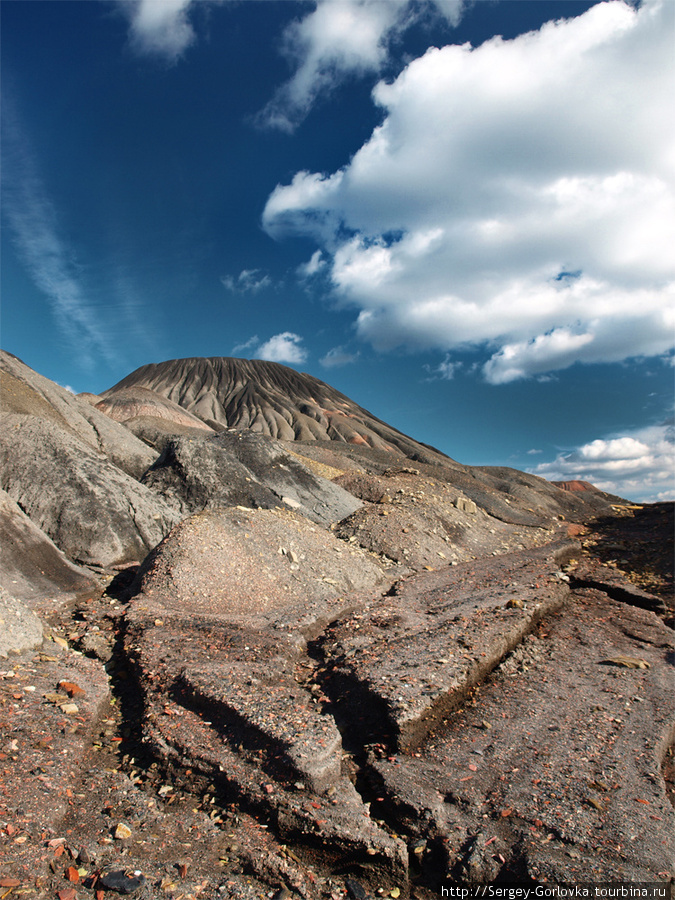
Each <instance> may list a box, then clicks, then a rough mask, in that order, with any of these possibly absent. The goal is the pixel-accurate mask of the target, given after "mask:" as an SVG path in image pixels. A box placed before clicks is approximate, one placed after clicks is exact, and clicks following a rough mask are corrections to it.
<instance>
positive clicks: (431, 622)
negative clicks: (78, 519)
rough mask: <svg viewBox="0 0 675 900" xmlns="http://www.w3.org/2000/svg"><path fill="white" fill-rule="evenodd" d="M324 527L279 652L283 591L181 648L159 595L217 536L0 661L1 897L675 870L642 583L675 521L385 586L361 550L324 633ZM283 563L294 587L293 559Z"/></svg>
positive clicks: (609, 530) (610, 530) (352, 888)
mask: <svg viewBox="0 0 675 900" xmlns="http://www.w3.org/2000/svg"><path fill="white" fill-rule="evenodd" d="M261 512H262V511H261ZM252 515H253V513H252V511H247V512H244V511H241V512H240V513H239V516H240V519H241V521H243V520H244V519H245V518H246V516H249V517H250V516H252ZM266 515H267V516H268V517H271V515H272V514H270V513H267V514H266ZM232 517H233V514H232V513H230V514H229V521H227V522H226V523H225V526H223V524H222V522H216V523H215V524H214V523H213V522H209V523H207V529H208V530H210V532H211V534H210V539H212V540H213V539H222V537H223V534H224V532H223V531H222V529H223V528H224V527H225V528H231V527H234V526H233V525H232V523H231V520H232ZM218 518H222V517H216V519H218ZM194 527H195V526H192V525H191V526H190V528H194ZM308 527H312V526H308ZM214 535H215V538H214ZM315 535H316V536H317V540H319V538H320V540H321V542H323V543H322V546H323V549H321V548H320V547H319V546H317V548H315V549H314V551H313V553H312V557H311V560H310V561H309V563H308V562H307V561H306V560H305V561H304V562H303V567H304V572H303V573H301V577H302V578H304V580H305V582H306V585H305V586H307V585H309V584H310V581H312V580H313V579H316V581H315V582H314V583H315V584H316V585H317V587H316V590H315V595H316V598H317V599H316V610H315V613H316V614H315V617H314V620H313V621H312V622H306V623H305V626H304V632H305V634H304V635H303V634H300V632H298V631H295V632H294V633H293V634H292V635H289V634H288V631H289V629H286V634H285V640H283V641H281V640H279V639H278V638H277V640H275V641H272V640H271V639H270V637H269V634H270V632H274V631H275V630H276V631H277V632H278V631H279V629H278V628H277V629H275V625H276V626H278V625H279V624H282V625H283V624H284V623H283V621H282V619H283V616H284V610H285V609H286V604H285V602H284V598H283V597H281V598H280V599H279V598H277V600H276V601H275V602H273V603H270V605H268V606H267V607H266V608H265V609H262V608H256V610H255V613H256V615H255V617H254V618H251V620H250V622H249V623H243V622H242V621H234V620H233V619H232V617H231V615H229V614H228V613H227V612H225V613H224V612H223V610H222V608H220V609H219V610H218V611H217V613H216V611H214V610H213V609H208V608H207V607H205V606H199V608H198V610H196V611H195V610H192V611H191V612H190V615H191V616H193V617H194V616H200V617H205V620H208V621H209V627H208V628H205V627H203V625H204V622H203V621H202V623H201V624H199V623H195V622H194V621H193V628H192V629H191V631H190V632H189V633H188V632H186V628H185V624H184V623H182V624H181V623H180V619H181V615H182V614H183V613H186V612H187V611H186V610H185V609H183V611H182V612H181V604H184V603H185V602H186V599H185V596H183V595H182V594H181V591H182V590H185V588H181V587H180V585H177V587H176V590H177V593H173V594H172V597H173V601H172V604H171V605H170V606H169V607H166V605H164V606H163V609H162V611H160V610H159V606H157V605H156V604H158V603H161V604H165V603H166V601H165V600H164V599H161V598H165V597H166V596H167V593H166V591H164V590H163V585H164V584H165V583H166V579H167V578H169V577H171V571H172V570H173V569H174V568H175V569H176V570H178V569H179V568H180V567H179V566H177V565H176V554H177V553H178V552H179V550H178V548H177V547H176V546H175V545H176V544H179V543H181V542H182V541H183V542H184V541H185V540H188V539H190V540H194V541H197V540H203V539H205V538H206V537H208V536H207V535H206V534H201V535H198V536H195V535H193V536H192V537H191V538H189V537H188V538H186V537H185V536H179V537H173V538H172V543H173V546H172V547H171V548H170V549H171V554H169V553H168V551H167V558H168V559H169V560H170V561H169V563H163V564H162V565H161V566H155V567H154V570H153V571H152V572H150V574H146V576H145V587H144V589H143V590H142V591H141V593H138V594H136V596H135V597H133V598H131V599H127V600H123V599H120V597H124V596H128V584H127V585H125V580H126V581H127V582H128V581H129V578H130V577H131V576H132V575H133V574H134V572H133V570H132V571H130V572H128V573H124V575H123V576H121V577H118V578H117V579H116V580H115V581H113V582H112V583H111V584H109V586H108V588H107V592H102V591H99V592H96V593H94V592H89V594H88V595H87V596H84V597H81V598H80V599H79V600H78V601H76V602H75V603H73V604H71V605H70V606H68V607H66V608H63V609H59V610H55V611H54V612H53V614H52V617H51V628H50V629H49V630H48V633H47V636H46V640H45V642H44V644H43V645H42V647H40V648H39V649H38V650H37V651H33V652H29V653H25V654H23V655H20V656H13V657H12V658H10V659H7V660H6V661H5V662H4V664H2V663H0V665H1V666H2V670H1V672H0V720H1V721H2V733H3V744H2V747H1V748H0V751H1V752H0V803H1V805H0V841H1V842H2V845H3V846H2V851H3V853H2V861H1V863H0V887H1V888H2V891H3V894H2V896H3V897H4V896H25V897H31V896H34V897H60V898H61V900H67V898H75V897H79V898H85V897H96V898H101V897H108V898H109V897H112V896H116V895H118V894H124V893H129V894H132V895H133V896H136V897H146V898H160V897H162V898H163V897H170V898H174V900H179V898H183V900H188V898H191V897H195V898H196V897H220V896H225V897H263V896H266V895H273V894H276V895H278V896H279V897H282V896H283V897H286V896H288V894H287V893H286V892H290V893H291V894H297V895H299V896H301V897H306V898H314V897H317V898H318V897H333V898H336V900H337V898H341V897H344V896H348V897H354V898H357V900H360V898H361V897H362V896H363V895H364V894H368V895H373V896H374V895H376V894H380V895H384V896H392V897H397V896H406V895H407V894H408V893H410V894H411V895H412V896H416V897H420V898H426V897H427V896H432V895H434V896H436V895H437V892H438V890H439V887H440V885H442V884H447V883H464V884H480V883H495V882H496V883H498V882H499V881H500V879H501V881H502V882H503V883H509V884H510V883H541V882H544V881H547V880H548V881H556V880H558V881H560V880H567V881H579V880H586V881H588V880H605V879H608V878H619V877H620V878H626V879H633V880H640V881H642V880H655V879H657V878H658V879H663V880H668V879H669V878H670V877H672V874H673V858H674V855H675V841H674V839H673V835H674V834H675V828H674V827H673V826H674V825H675V814H674V811H673V802H674V800H675V793H674V787H673V783H672V781H669V780H668V779H669V773H670V774H672V738H673V715H672V687H673V676H672V665H673V647H674V644H673V633H672V631H671V630H670V629H669V628H668V627H667V626H666V625H665V624H664V622H663V618H666V617H667V613H666V612H664V610H663V608H661V609H660V616H659V615H657V614H656V613H655V612H653V611H651V610H648V609H644V608H640V607H641V606H643V605H644V604H643V602H642V601H644V598H645V595H646V592H645V591H644V587H649V588H650V589H651V591H650V594H649V596H650V597H651V604H652V605H655V606H658V605H659V604H658V601H662V602H663V603H664V605H665V604H668V603H670V602H672V578H673V575H672V557H671V555H670V554H669V552H668V549H667V548H668V545H669V543H670V540H671V535H672V507H671V506H668V505H659V506H656V507H648V508H645V509H642V510H637V511H635V512H634V513H633V514H631V515H626V516H622V517H618V518H612V519H607V520H603V521H600V522H598V523H597V524H595V525H592V526H591V527H589V529H588V532H587V533H586V534H583V535H581V536H580V538H579V539H580V540H581V542H582V544H583V546H580V545H578V544H577V545H576V546H575V545H574V544H569V543H568V542H567V541H565V540H563V541H562V543H561V542H560V541H558V543H557V544H556V545H555V546H554V547H552V548H550V549H549V548H548V547H546V548H544V549H541V550H540V551H538V552H537V554H536V557H535V558H534V559H533V557H532V555H531V554H527V555H526V556H523V555H522V552H520V553H521V555H519V551H514V552H513V553H507V554H502V555H500V556H499V557H494V558H493V559H492V560H491V561H488V562H485V561H483V562H481V561H468V562H464V563H459V564H458V565H456V566H442V567H439V568H437V569H436V571H433V572H431V571H424V570H423V571H421V572H420V573H419V574H416V575H409V576H407V577H406V576H404V577H403V578H402V579H401V580H398V581H397V582H396V583H395V585H394V587H393V589H390V590H389V591H386V592H385V593H381V592H378V591H377V590H373V586H374V585H376V584H377V582H378V581H379V580H381V579H382V578H386V577H387V576H386V570H385V569H384V568H380V569H377V571H375V570H376V565H375V562H374V561H373V562H368V560H365V559H364V562H365V563H366V570H367V571H370V572H372V574H371V575H370V578H371V581H370V582H369V583H368V584H370V591H371V594H372V596H370V597H369V598H367V596H366V595H367V594H368V584H366V585H361V587H362V595H361V598H360V600H359V601H358V603H354V602H351V603H350V604H349V607H350V608H349V609H344V610H343V613H342V614H340V612H339V609H338V610H336V605H335V604H336V603H337V606H338V607H339V605H340V600H339V594H340V590H339V586H338V585H336V584H331V582H339V578H340V577H341V576H340V571H341V570H340V565H341V564H342V563H343V562H344V560H343V561H340V560H337V559H336V560H335V561H334V563H333V566H334V567H333V569H331V570H328V569H327V568H326V567H327V564H328V559H330V557H327V558H326V559H324V558H323V556H322V553H323V554H328V553H329V551H330V552H332V553H333V554H334V555H335V556H336V557H337V552H336V550H331V547H330V539H329V538H328V536H326V537H324V536H323V534H322V535H319V534H318V532H315ZM277 537H278V535H275V534H274V532H273V523H272V525H270V536H269V540H270V541H271V542H272V543H274V542H275V541H276V540H277ZM562 537H563V538H564V534H563V535H562ZM641 541H642V543H640V542H641ZM336 543H337V542H336ZM347 546H348V545H347ZM285 550H286V552H285V553H277V557H276V558H277V559H278V561H279V562H278V563H275V566H278V567H279V572H281V568H280V566H281V565H285V566H286V567H287V569H288V575H289V577H290V576H291V575H295V574H297V573H299V572H300V571H301V567H300V564H301V561H300V560H298V562H297V563H294V562H293V556H291V555H290V554H291V552H293V551H292V550H290V549H289V548H285ZM619 551H620V554H621V555H619ZM342 552H343V553H344V552H349V551H348V549H347V548H345V550H343V551H342ZM359 552H362V551H359ZM256 555H257V548H256V550H254V551H252V553H251V556H250V560H253V559H254V558H255V557H256ZM369 559H370V560H374V557H372V556H370V557H369ZM247 564H248V563H247V561H246V560H244V559H240V560H238V561H237V567H238V568H239V570H240V571H241V572H242V573H243V570H244V569H245V568H246V566H247ZM293 565H298V568H297V569H296V570H293V571H291V567H292V566H293ZM349 569H351V571H354V570H355V566H354V565H351V566H349V567H347V570H349ZM324 570H325V571H324ZM347 570H344V571H347ZM383 573H385V574H383ZM214 574H215V573H214ZM241 580H242V584H243V583H244V574H242V575H241ZM137 582H138V579H137ZM275 584H277V585H278V584H281V585H282V587H281V588H280V589H279V593H280V594H281V593H283V579H282V580H280V581H275ZM633 585H636V587H633ZM619 588H620V591H623V594H622V595H621V599H616V597H617V596H618V594H617V591H618V590H619ZM153 590H154V591H155V594H153ZM612 597H614V599H612ZM158 598H160V599H159V600H158ZM326 603H328V604H329V606H330V607H331V612H330V614H329V615H325V616H324V615H323V611H324V609H325V604H326ZM153 604H155V605H153ZM635 604H637V605H635ZM144 606H145V607H147V608H146V609H143V607H144ZM239 608H240V607H239ZM336 612H337V615H336ZM214 615H216V618H218V622H216V621H214V619H213V617H214ZM172 617H173V622H172V621H171V618H172ZM209 617H210V619H209ZM291 630H292V629H291ZM302 630H303V629H301V631H302ZM282 633H283V629H282ZM186 638H190V640H191V645H190V646H188V643H187V640H186ZM244 641H245V642H246V643H244ZM254 642H255V643H254ZM504 642H505V643H504ZM174 657H176V658H177V659H180V662H179V661H176V662H173V659H174ZM207 663H208V665H207ZM214 666H215V667H216V668H215V669H214V668H213V667H214ZM236 667H238V669H236ZM214 671H215V672H216V673H217V672H220V673H221V674H220V675H219V676H217V677H215V678H214ZM233 671H236V673H237V674H236V678H233V677H229V679H228V677H227V675H228V673H229V674H230V676H231V673H232V672H233ZM179 682H180V683H179ZM241 685H244V686H245V690H243V691H241V690H239V693H238V690H237V689H238V687H239V688H241ZM275 689H277V690H275ZM218 711H220V718H219V719H216V717H215V715H214V713H218ZM322 742H323V743H324V746H323V747H322ZM318 750H321V751H322V753H323V755H322V759H323V763H324V765H323V768H322V767H321V766H318V767H317V764H316V760H317V758H318V757H319V756H321V754H318V753H317V751H318ZM323 751H325V752H323ZM303 752H306V753H307V755H306V757H305V758H304V759H303Z"/></svg>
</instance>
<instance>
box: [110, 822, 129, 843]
mask: <svg viewBox="0 0 675 900" xmlns="http://www.w3.org/2000/svg"><path fill="white" fill-rule="evenodd" d="M130 837H131V828H129V826H128V825H127V824H125V823H124V822H120V823H119V824H118V826H117V828H116V829H115V834H114V838H115V840H116V841H126V840H128V839H129V838H130Z"/></svg>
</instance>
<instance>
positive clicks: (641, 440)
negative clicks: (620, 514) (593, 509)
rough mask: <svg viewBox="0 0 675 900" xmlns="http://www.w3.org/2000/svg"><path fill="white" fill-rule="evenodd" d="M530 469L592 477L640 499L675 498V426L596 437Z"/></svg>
mask: <svg viewBox="0 0 675 900" xmlns="http://www.w3.org/2000/svg"><path fill="white" fill-rule="evenodd" d="M530 471H531V472H532V473H533V474H535V475H540V476H541V477H542V478H546V479H548V480H549V481H590V482H591V484H594V485H595V486H596V487H597V488H600V490H603V491H607V492H608V493H610V494H617V495H618V496H619V497H625V498H627V499H629V500H635V501H638V502H651V503H653V502H657V501H659V500H675V428H674V427H673V426H672V425H654V426H650V427H648V428H642V429H639V430H637V431H633V432H627V433H625V434H623V435H617V436H614V437H608V438H597V439H596V440H593V441H590V442H589V443H587V444H584V445H583V446H581V447H578V448H577V449H576V450H572V451H569V452H566V453H561V454H560V455H558V456H557V457H556V459H554V460H553V461H551V462H545V463H540V464H539V465H538V466H536V467H535V468H533V469H531V470H530Z"/></svg>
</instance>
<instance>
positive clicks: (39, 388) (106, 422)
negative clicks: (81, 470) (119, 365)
mask: <svg viewBox="0 0 675 900" xmlns="http://www.w3.org/2000/svg"><path fill="white" fill-rule="evenodd" d="M0 398H1V403H0V413H2V414H4V413H14V414H15V415H18V416H28V417H30V418H45V419H48V420H49V421H51V422H53V423H54V425H56V426H57V427H58V428H60V429H63V430H64V431H67V432H69V433H70V434H72V435H75V436H76V437H77V438H79V439H80V440H81V441H82V442H83V443H84V444H86V445H87V446H88V447H90V448H91V449H92V450H96V451H97V452H99V453H103V454H104V455H105V456H106V458H107V459H109V460H110V462H112V463H113V465H115V466H117V467H118V468H119V469H121V470H122V471H123V472H126V474H127V475H130V476H131V477H132V478H140V477H141V475H142V474H143V472H145V470H146V469H147V468H148V466H149V465H150V464H151V463H152V462H153V461H154V460H155V459H156V457H157V454H156V453H155V452H153V451H152V450H151V449H150V448H149V447H147V446H146V445H145V444H143V442H142V441H139V440H138V439H137V438H136V437H134V435H133V434H130V433H129V431H128V429H126V428H124V427H123V426H121V425H119V424H118V423H117V422H113V421H111V419H110V418H109V417H108V416H106V415H104V414H103V413H102V412H100V411H99V410H97V409H93V408H92V406H91V404H90V403H87V401H86V400H83V399H81V398H79V397H76V396H74V395H73V394H71V393H70V392H69V391H67V390H65V388H62V387H60V386H59V385H58V384H55V383H54V382H53V381H50V380H49V379H48V378H44V377H43V376H42V375H39V374H38V373H37V372H35V371H34V370H33V369H31V368H29V367H28V366H27V365H25V363H23V362H21V360H20V359H18V358H17V357H16V356H13V355H12V354H11V353H7V352H6V351H4V350H0Z"/></svg>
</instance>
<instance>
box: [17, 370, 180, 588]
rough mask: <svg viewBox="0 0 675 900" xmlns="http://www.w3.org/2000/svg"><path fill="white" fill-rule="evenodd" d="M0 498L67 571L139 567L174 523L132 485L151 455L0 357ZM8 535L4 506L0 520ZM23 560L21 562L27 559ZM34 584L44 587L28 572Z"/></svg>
mask: <svg viewBox="0 0 675 900" xmlns="http://www.w3.org/2000/svg"><path fill="white" fill-rule="evenodd" d="M0 377H1V379H2V411H1V412H0V488H2V490H4V491H5V492H6V493H7V495H8V496H9V498H10V499H11V500H13V501H14V502H15V503H16V504H18V506H19V508H20V509H21V511H23V512H24V513H25V514H26V515H27V516H28V517H29V518H30V519H31V521H32V523H33V524H34V525H35V526H36V527H37V528H38V529H40V530H41V531H43V532H44V533H45V534H46V535H47V536H48V537H49V538H50V539H51V540H52V541H53V542H54V544H56V546H57V547H58V548H59V550H61V551H62V552H63V553H64V554H65V555H66V556H67V557H69V559H70V560H71V561H76V562H78V563H86V564H89V565H95V566H99V567H108V566H113V565H120V564H124V563H128V562H131V561H134V560H141V559H143V558H144V557H145V556H146V554H147V553H148V551H149V550H151V549H152V548H153V547H154V546H155V545H156V544H157V543H158V542H159V541H160V540H161V539H162V537H164V535H165V534H166V533H167V532H168V531H169V529H170V528H171V527H172V526H173V525H174V524H175V523H176V522H177V521H178V513H177V510H176V509H175V508H174V507H172V506H171V505H170V504H168V503H167V502H166V501H165V500H164V499H163V498H162V497H160V496H158V495H157V494H154V493H153V492H152V491H150V490H149V489H148V488H147V487H145V486H144V485H142V484H139V483H138V481H137V480H136V478H137V477H140V476H141V475H142V474H143V473H144V472H145V471H146V470H147V468H148V467H149V466H150V465H151V463H152V462H154V460H155V459H156V456H157V454H156V453H155V452H153V451H152V450H150V448H149V447H148V446H147V445H146V444H144V443H143V442H142V441H139V440H138V439H137V438H136V437H134V436H133V435H132V434H131V433H130V432H129V431H128V430H127V429H126V428H125V427H124V426H123V425H120V424H118V423H117V422H113V421H112V420H111V419H109V418H108V417H107V416H105V415H104V414H103V413H101V412H99V411H98V410H96V409H93V408H92V407H91V405H90V404H89V403H87V402H86V401H84V400H81V399H78V398H77V397H74V396H73V395H72V394H70V393H69V392H68V391H66V390H64V389H63V388H60V387H59V386H58V385H56V384H54V383H53V382H50V381H49V380H48V379H46V378H42V376H40V375H38V374H37V373H36V372H33V370H32V369H29V368H28V366H26V365H24V364H23V363H22V362H21V361H20V360H18V359H17V358H16V357H13V356H11V354H8V353H4V352H3V353H2V355H0ZM0 513H1V514H2V517H3V520H4V521H5V526H4V527H6V528H7V529H10V528H14V523H15V519H16V517H15V515H14V516H13V514H12V512H11V510H10V509H9V507H8V506H6V505H5V506H3V508H2V510H1V511H0ZM17 553H18V554H21V553H23V559H24V560H25V559H26V558H27V557H26V551H25V549H24V550H19V551H17ZM37 560H38V558H37V557H35V560H34V562H33V561H31V563H30V565H31V566H32V565H33V564H34V563H35V565H36V568H35V569H34V570H33V576H32V577H34V578H35V579H37V581H38V582H40V581H41V580H44V577H46V576H45V575H44V570H43V569H42V568H41V567H37V565H38V561H37Z"/></svg>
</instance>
